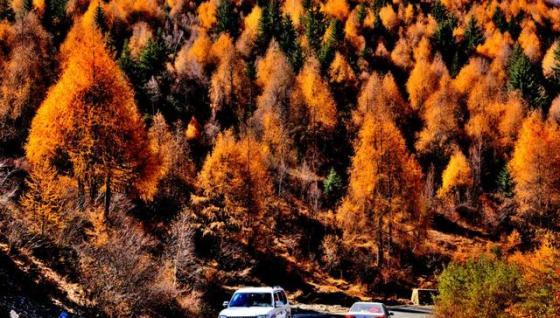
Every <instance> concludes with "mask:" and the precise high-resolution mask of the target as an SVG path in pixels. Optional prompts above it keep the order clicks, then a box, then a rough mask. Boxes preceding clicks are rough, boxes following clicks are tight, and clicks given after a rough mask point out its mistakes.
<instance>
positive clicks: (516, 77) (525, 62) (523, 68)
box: [507, 45, 548, 108]
mask: <svg viewBox="0 0 560 318" xmlns="http://www.w3.org/2000/svg"><path fill="white" fill-rule="evenodd" d="M507 71H508V89H509V90H511V91H514V90H519V91H520V92H521V95H522V96H523V98H524V99H525V100H526V101H527V102H528V103H529V104H530V106H531V107H533V108H537V107H541V108H542V107H543V106H544V105H545V104H546V103H547V99H548V98H547V94H546V92H545V89H544V87H543V86H542V85H541V83H540V81H539V76H538V71H537V67H536V66H535V65H533V63H531V60H530V59H529V57H527V55H525V52H523V49H522V48H521V47H520V46H519V45H516V46H515V48H514V49H513V52H512V53H511V56H510V58H509V60H508V65H507Z"/></svg>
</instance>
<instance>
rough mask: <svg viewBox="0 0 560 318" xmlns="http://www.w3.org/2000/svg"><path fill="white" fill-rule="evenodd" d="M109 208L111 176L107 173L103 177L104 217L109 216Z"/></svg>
mask: <svg viewBox="0 0 560 318" xmlns="http://www.w3.org/2000/svg"><path fill="white" fill-rule="evenodd" d="M110 207H111V175H110V174H109V172H107V174H106V175H105V217H107V216H108V215H109V208H110Z"/></svg>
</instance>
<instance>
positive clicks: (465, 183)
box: [438, 149, 473, 202]
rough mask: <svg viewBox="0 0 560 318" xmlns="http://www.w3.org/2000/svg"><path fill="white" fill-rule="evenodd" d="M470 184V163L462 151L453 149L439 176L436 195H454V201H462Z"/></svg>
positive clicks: (471, 179) (471, 180) (471, 181)
mask: <svg viewBox="0 0 560 318" xmlns="http://www.w3.org/2000/svg"><path fill="white" fill-rule="evenodd" d="M472 184H473V178H472V171H471V167H470V164H469V162H468V160H467V158H466V157H465V155H464V154H463V152H462V151H461V150H459V149H455V152H454V153H453V155H452V156H451V159H449V163H448V164H447V167H446V168H445V170H444V171H443V174H442V176H441V188H440V189H439V190H438V196H439V197H447V196H450V195H455V200H456V202H463V201H464V199H465V195H466V194H467V193H468V190H469V188H470V187H471V186H472Z"/></svg>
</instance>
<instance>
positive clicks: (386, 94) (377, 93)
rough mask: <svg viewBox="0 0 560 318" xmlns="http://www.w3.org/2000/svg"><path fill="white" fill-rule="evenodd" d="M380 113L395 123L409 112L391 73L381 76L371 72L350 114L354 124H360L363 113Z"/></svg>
mask: <svg viewBox="0 0 560 318" xmlns="http://www.w3.org/2000/svg"><path fill="white" fill-rule="evenodd" d="M369 112H376V113H381V114H383V115H385V116H387V117H388V118H390V119H391V120H393V121H394V122H396V123H399V122H400V121H401V119H403V118H404V117H406V116H407V115H409V114H410V113H411V109H410V107H409V105H408V103H406V102H405V100H404V99H403V98H402V96H401V94H400V91H399V88H398V86H397V83H396V82H395V79H394V77H393V75H392V74H391V73H388V74H386V75H385V76H383V77H382V76H381V75H380V74H378V73H375V72H374V73H372V74H371V75H370V77H369V79H368V81H367V83H366V85H365V86H364V87H363V88H362V91H361V92H360V95H359V96H358V107H357V108H356V110H355V111H354V112H353V114H352V119H353V121H354V124H355V125H356V126H358V127H359V126H361V124H362V121H363V118H364V116H365V114H367V113H369Z"/></svg>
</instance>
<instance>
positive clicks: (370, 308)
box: [350, 304, 383, 314]
mask: <svg viewBox="0 0 560 318" xmlns="http://www.w3.org/2000/svg"><path fill="white" fill-rule="evenodd" d="M350 311H351V312H364V313H365V312H367V313H376V314H378V313H379V314H382V313H383V307H381V305H380V304H354V305H352V307H351V308H350Z"/></svg>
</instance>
